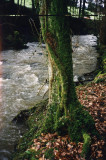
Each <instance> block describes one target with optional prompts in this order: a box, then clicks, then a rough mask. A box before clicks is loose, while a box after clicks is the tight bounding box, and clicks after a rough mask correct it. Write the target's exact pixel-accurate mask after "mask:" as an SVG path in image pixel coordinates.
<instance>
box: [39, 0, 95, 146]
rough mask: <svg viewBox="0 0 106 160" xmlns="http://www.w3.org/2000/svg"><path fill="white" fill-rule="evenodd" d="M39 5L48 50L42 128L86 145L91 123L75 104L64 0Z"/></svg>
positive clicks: (68, 30)
mask: <svg viewBox="0 0 106 160" xmlns="http://www.w3.org/2000/svg"><path fill="white" fill-rule="evenodd" d="M40 5H41V6H40V8H41V9H40V14H41V15H44V16H42V17H41V18H40V21H41V29H42V35H43V38H44V41H45V43H46V47H47V50H48V58H49V82H50V83H49V85H50V86H49V90H50V92H49V109H48V115H47V118H46V122H45V125H44V130H45V131H47V132H54V131H57V132H58V133H59V134H69V135H70V137H71V140H73V141H79V140H81V139H82V138H84V139H86V144H87V145H88V144H89V143H87V142H88V139H89V136H88V134H87V132H89V131H88V130H89V129H91V128H92V126H93V127H94V123H93V121H92V118H91V117H90V115H89V114H88V113H87V112H86V111H84V110H83V107H82V106H81V105H80V104H79V102H78V100H77V96H76V92H75V87H74V83H73V67H72V49H71V42H70V26H69V17H68V16H66V14H67V4H66V0H61V1H60V0H42V1H41V3H40ZM45 15H48V16H45ZM49 15H50V16H49ZM88 125H89V126H88ZM88 128H89V129H88ZM76 135H77V136H76ZM86 135H87V136H88V137H87V136H86ZM86 144H85V145H86ZM88 146H89V145H88ZM88 146H87V147H88Z"/></svg>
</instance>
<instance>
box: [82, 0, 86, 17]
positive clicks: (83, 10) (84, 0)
mask: <svg viewBox="0 0 106 160" xmlns="http://www.w3.org/2000/svg"><path fill="white" fill-rule="evenodd" d="M85 2H86V0H83V7H82V16H83V17H84V12H85Z"/></svg>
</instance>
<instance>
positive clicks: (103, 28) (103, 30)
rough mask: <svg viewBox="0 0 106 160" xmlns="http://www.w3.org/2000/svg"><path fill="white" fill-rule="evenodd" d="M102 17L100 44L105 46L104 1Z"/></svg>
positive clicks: (105, 2) (105, 15)
mask: <svg viewBox="0 0 106 160" xmlns="http://www.w3.org/2000/svg"><path fill="white" fill-rule="evenodd" d="M103 14H104V16H103V18H102V23H101V28H100V43H101V44H103V45H106V0H104V13H103Z"/></svg>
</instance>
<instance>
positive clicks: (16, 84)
mask: <svg viewBox="0 0 106 160" xmlns="http://www.w3.org/2000/svg"><path fill="white" fill-rule="evenodd" d="M96 41H97V38H96V37H95V36H93V35H86V36H74V37H73V38H72V44H73V70H74V81H77V80H78V77H81V76H82V77H83V78H82V79H83V80H85V78H86V77H84V74H86V73H90V72H92V71H94V70H95V69H96V66H97V57H98V53H97V51H96V49H95V47H94V46H95V45H96V43H97V42H96ZM27 46H28V48H27V49H22V50H19V51H16V50H6V51H2V52H1V57H0V60H1V61H0V160H9V157H10V155H11V153H12V152H13V151H14V144H15V143H16V142H17V140H18V139H19V138H20V137H22V134H23V133H24V132H25V131H26V130H27V128H25V126H23V125H22V124H19V125H17V124H15V123H12V122H11V121H12V119H13V118H14V117H15V116H16V115H17V114H18V113H19V112H20V111H21V110H24V109H27V108H29V107H31V106H34V104H36V103H37V102H38V101H39V100H42V99H43V95H44V94H45V93H46V91H47V90H48V84H47V83H45V82H46V81H47V79H48V62H47V52H46V49H45V44H39V43H37V42H33V43H27ZM89 78H90V77H89ZM47 96H48V95H47V94H46V95H45V98H46V97H47Z"/></svg>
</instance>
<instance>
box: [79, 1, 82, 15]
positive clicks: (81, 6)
mask: <svg viewBox="0 0 106 160" xmlns="http://www.w3.org/2000/svg"><path fill="white" fill-rule="evenodd" d="M81 9H82V0H80V7H79V18H80V17H81Z"/></svg>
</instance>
